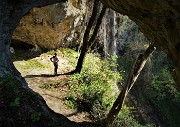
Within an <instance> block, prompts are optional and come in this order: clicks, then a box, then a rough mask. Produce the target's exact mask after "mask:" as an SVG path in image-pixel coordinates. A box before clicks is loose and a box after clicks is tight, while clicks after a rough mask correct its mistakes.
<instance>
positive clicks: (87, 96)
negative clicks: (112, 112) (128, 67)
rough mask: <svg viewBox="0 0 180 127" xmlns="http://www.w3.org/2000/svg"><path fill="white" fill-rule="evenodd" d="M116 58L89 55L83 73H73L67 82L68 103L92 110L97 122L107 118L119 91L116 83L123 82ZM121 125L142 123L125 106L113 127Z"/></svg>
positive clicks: (133, 126)
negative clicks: (68, 87)
mask: <svg viewBox="0 0 180 127" xmlns="http://www.w3.org/2000/svg"><path fill="white" fill-rule="evenodd" d="M114 59H115V57H112V58H108V59H107V60H102V59H100V57H99V55H98V54H88V55H87V56H86V58H85V61H84V64H83V68H82V71H81V73H80V74H75V75H72V76H71V77H70V79H69V81H68V83H69V86H70V95H69V97H68V98H67V99H66V104H67V105H68V106H70V107H71V108H75V107H76V108H77V110H79V109H81V110H85V111H89V112H91V115H92V117H93V118H94V120H95V121H99V122H100V121H101V120H102V119H104V118H105V117H106V116H107V113H108V111H109V109H110V108H111V107H112V104H113V102H114V101H115V99H116V98H117V95H118V93H119V90H118V88H117V86H116V83H118V82H121V81H122V77H121V75H120V73H118V72H117V71H116V70H115V67H117V64H115V63H114ZM112 69H113V70H114V71H112ZM121 125H123V126H125V125H126V126H132V127H140V126H141V125H139V123H137V122H136V120H135V119H134V118H133V117H132V114H131V111H130V108H128V107H126V106H124V108H123V110H122V111H121V112H120V114H119V117H118V118H117V119H116V121H115V123H114V127H116V126H121ZM147 126H150V125H147Z"/></svg>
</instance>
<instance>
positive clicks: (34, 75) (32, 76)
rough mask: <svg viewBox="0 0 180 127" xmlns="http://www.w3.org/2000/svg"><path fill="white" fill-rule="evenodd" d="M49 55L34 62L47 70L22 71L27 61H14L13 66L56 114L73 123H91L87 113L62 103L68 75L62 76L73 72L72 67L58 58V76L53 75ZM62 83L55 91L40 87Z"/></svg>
mask: <svg viewBox="0 0 180 127" xmlns="http://www.w3.org/2000/svg"><path fill="white" fill-rule="evenodd" d="M50 57H51V56H50V55H47V54H42V55H40V56H39V57H36V58H35V60H36V61H38V62H41V63H43V64H44V65H46V66H47V68H29V69H23V68H21V66H23V65H25V64H26V62H27V61H15V62H14V64H15V66H16V68H17V69H18V70H19V71H20V73H21V75H22V76H23V77H24V78H25V80H26V81H27V83H28V85H29V87H30V88H31V89H32V90H33V91H35V92H37V93H39V94H40V95H41V96H42V97H43V98H44V100H45V101H46V103H47V105H48V106H49V107H50V108H51V109H52V110H53V111H55V112H56V113H59V114H62V115H64V116H66V117H67V118H68V119H70V120H71V121H75V122H91V119H90V115H89V113H87V112H77V111H75V110H73V109H71V108H69V107H67V106H66V105H65V104H64V102H65V98H66V97H67V96H68V94H69V89H68V86H67V85H66V83H65V82H66V81H67V79H68V75H63V74H64V73H67V72H70V71H71V70H73V68H72V66H71V65H69V61H68V60H66V59H65V58H63V57H59V63H58V65H59V67H58V74H59V75H58V76H54V75H53V69H54V67H53V64H52V63H51V61H50V60H49V59H50ZM55 82H62V83H61V84H65V85H63V86H58V88H57V89H56V90H53V91H52V90H47V89H43V88H41V87H40V86H41V85H42V84H46V83H55Z"/></svg>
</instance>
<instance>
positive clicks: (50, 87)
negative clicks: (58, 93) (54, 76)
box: [39, 82, 62, 90]
mask: <svg viewBox="0 0 180 127" xmlns="http://www.w3.org/2000/svg"><path fill="white" fill-rule="evenodd" d="M60 86H62V84H61V82H53V83H52V82H49V83H43V84H41V85H40V86H39V87H40V88H43V89H47V90H54V89H55V88H58V87H60Z"/></svg>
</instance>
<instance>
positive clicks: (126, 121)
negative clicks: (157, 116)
mask: <svg viewBox="0 0 180 127" xmlns="http://www.w3.org/2000/svg"><path fill="white" fill-rule="evenodd" d="M131 110H132V108H131V107H127V106H126V105H125V106H123V108H122V110H121V111H120V113H119V115H118V117H117V119H116V120H115V122H114V124H113V127H153V126H154V125H153V124H147V125H140V124H139V123H138V122H137V121H136V120H134V117H133V116H132V114H131Z"/></svg>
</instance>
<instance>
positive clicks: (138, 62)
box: [105, 45, 155, 126]
mask: <svg viewBox="0 0 180 127" xmlns="http://www.w3.org/2000/svg"><path fill="white" fill-rule="evenodd" d="M154 50H155V47H154V46H152V45H150V46H149V47H148V49H147V50H146V51H145V53H144V54H140V55H139V56H138V58H137V59H135V61H134V62H133V64H132V67H131V68H130V70H129V74H128V79H127V81H126V84H125V86H124V88H123V89H122V91H121V93H120V94H119V96H118V98H117V99H116V101H115V102H114V104H113V107H112V108H111V110H110V112H109V114H108V115H107V118H106V119H105V122H106V124H107V125H109V126H110V125H112V123H113V122H114V120H115V118H116V117H117V115H118V113H119V111H120V110H121V109H122V106H123V103H124V100H125V98H126V95H127V94H128V93H129V91H130V89H131V88H132V86H133V84H134V83H135V81H136V79H137V78H138V76H139V74H140V72H141V71H142V69H143V67H144V65H145V63H146V61H147V59H148V58H149V56H150V55H151V54H152V53H153V51H154Z"/></svg>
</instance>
